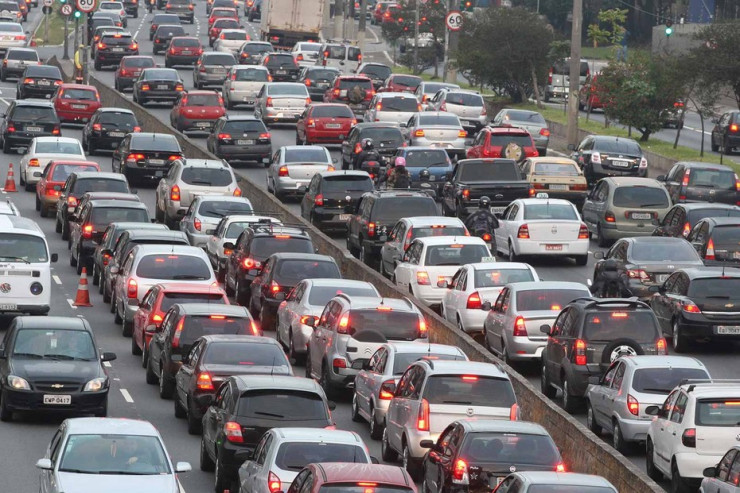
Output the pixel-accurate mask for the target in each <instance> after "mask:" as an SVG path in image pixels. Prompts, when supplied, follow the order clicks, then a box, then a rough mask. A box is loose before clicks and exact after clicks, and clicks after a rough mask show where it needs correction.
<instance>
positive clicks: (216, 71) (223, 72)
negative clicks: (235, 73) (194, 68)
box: [213, 68, 226, 74]
mask: <svg viewBox="0 0 740 493" xmlns="http://www.w3.org/2000/svg"><path fill="white" fill-rule="evenodd" d="M213 73H214V74H225V73H226V69H225V68H214V69H213Z"/></svg>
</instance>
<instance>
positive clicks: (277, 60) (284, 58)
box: [267, 54, 297, 66]
mask: <svg viewBox="0 0 740 493" xmlns="http://www.w3.org/2000/svg"><path fill="white" fill-rule="evenodd" d="M267 65H275V66H282V65H297V64H296V61H295V58H293V55H277V54H272V55H270V58H269V59H268V60H267Z"/></svg>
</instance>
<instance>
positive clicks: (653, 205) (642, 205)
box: [638, 204, 663, 207]
mask: <svg viewBox="0 0 740 493" xmlns="http://www.w3.org/2000/svg"><path fill="white" fill-rule="evenodd" d="M662 205H663V204H640V205H639V206H638V207H660V206H662Z"/></svg>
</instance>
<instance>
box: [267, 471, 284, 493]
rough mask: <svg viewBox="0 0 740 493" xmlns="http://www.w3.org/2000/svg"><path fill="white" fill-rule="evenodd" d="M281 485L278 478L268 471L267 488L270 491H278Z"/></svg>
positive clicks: (273, 492)
mask: <svg viewBox="0 0 740 493" xmlns="http://www.w3.org/2000/svg"><path fill="white" fill-rule="evenodd" d="M281 486H282V485H281V483H280V478H278V477H277V476H276V475H275V473H274V472H272V471H270V474H268V475H267V488H268V489H269V490H270V493H276V492H278V491H280V488H281Z"/></svg>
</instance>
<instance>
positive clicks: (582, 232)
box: [578, 224, 588, 240]
mask: <svg viewBox="0 0 740 493" xmlns="http://www.w3.org/2000/svg"><path fill="white" fill-rule="evenodd" d="M578 239H579V240H588V226H586V225H585V224H581V227H580V229H579V230H578Z"/></svg>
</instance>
